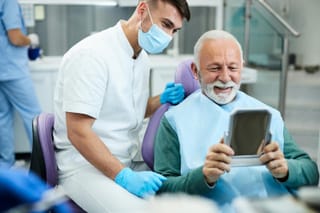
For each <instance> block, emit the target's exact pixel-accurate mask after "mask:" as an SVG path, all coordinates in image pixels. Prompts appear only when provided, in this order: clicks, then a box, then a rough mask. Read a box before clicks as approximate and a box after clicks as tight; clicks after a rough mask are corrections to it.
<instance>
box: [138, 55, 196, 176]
mask: <svg viewBox="0 0 320 213" xmlns="http://www.w3.org/2000/svg"><path fill="white" fill-rule="evenodd" d="M191 63H192V60H191V59H188V60H185V61H183V62H181V63H180V64H179V65H178V67H177V70H176V73H175V82H176V83H181V84H182V85H183V87H184V91H185V98H186V97H187V96H188V95H190V94H191V93H192V92H194V91H195V90H197V89H199V82H198V81H197V80H196V79H194V77H193V74H192V71H191ZM169 107H170V104H168V103H166V104H164V105H162V106H160V107H159V108H158V109H157V111H155V113H154V114H153V115H152V116H151V118H150V120H149V123H148V126H147V129H146V132H145V135H144V138H143V141H142V149H141V152H142V158H143V160H144V161H145V163H146V164H147V165H148V167H149V168H150V169H151V170H153V161H154V151H153V144H154V140H155V136H156V134H157V130H158V127H159V124H160V121H161V118H162V116H163V114H164V113H165V112H166V111H167V110H168V108H169Z"/></svg>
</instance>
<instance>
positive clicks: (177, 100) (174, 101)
mask: <svg viewBox="0 0 320 213" xmlns="http://www.w3.org/2000/svg"><path fill="white" fill-rule="evenodd" d="M183 98H184V94H183V93H181V94H177V95H176V96H172V97H170V98H169V102H170V103H172V104H178V103H180V102H181V101H182V100H183Z"/></svg>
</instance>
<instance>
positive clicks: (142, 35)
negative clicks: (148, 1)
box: [138, 8, 172, 54]
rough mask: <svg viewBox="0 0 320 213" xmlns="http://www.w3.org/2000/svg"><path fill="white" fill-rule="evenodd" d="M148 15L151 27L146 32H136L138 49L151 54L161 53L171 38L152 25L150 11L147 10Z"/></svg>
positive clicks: (140, 30)
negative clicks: (140, 48)
mask: <svg viewBox="0 0 320 213" xmlns="http://www.w3.org/2000/svg"><path fill="white" fill-rule="evenodd" d="M148 14H149V16H150V19H151V23H152V26H151V28H150V29H149V31H148V32H143V31H142V29H141V28H140V29H139V31H138V42H139V45H140V47H142V48H143V49H144V50H145V51H147V52H148V53H151V54H155V53H161V52H162V51H163V50H164V49H165V48H166V47H167V46H168V45H169V43H170V41H171V40H172V36H170V35H168V34H167V33H166V32H165V31H163V30H162V29H161V28H160V27H158V25H156V24H154V23H153V21H152V17H151V15H150V11H149V8H148Z"/></svg>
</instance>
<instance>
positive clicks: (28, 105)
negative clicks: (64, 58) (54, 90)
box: [0, 0, 41, 167]
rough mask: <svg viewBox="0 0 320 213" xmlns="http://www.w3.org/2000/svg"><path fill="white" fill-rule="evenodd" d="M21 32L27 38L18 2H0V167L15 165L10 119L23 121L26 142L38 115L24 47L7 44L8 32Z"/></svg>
mask: <svg viewBox="0 0 320 213" xmlns="http://www.w3.org/2000/svg"><path fill="white" fill-rule="evenodd" d="M10 29H20V30H21V31H22V32H23V33H25V34H26V28H25V25H24V21H23V16H22V12H21V8H20V6H19V4H18V2H17V0H0V167H2V166H11V165H13V163H14V160H15V157H14V134H13V116H14V111H15V110H16V111H17V112H18V113H19V115H20V116H21V117H22V120H23V123H24V126H25V128H26V131H27V135H28V138H29V142H30V144H31V141H32V118H33V117H34V116H35V115H37V114H39V113H40V112H41V109H40V106H39V103H38V100H37V97H36V95H35V90H34V87H33V83H32V80H31V77H30V73H29V69H28V55H27V47H18V46H14V45H12V44H11V43H10V41H9V38H8V35H7V31H8V30H10Z"/></svg>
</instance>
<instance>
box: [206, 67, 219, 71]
mask: <svg viewBox="0 0 320 213" xmlns="http://www.w3.org/2000/svg"><path fill="white" fill-rule="evenodd" d="M208 70H209V71H210V72H217V71H219V70H220V67H210V68H209V69H208Z"/></svg>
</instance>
